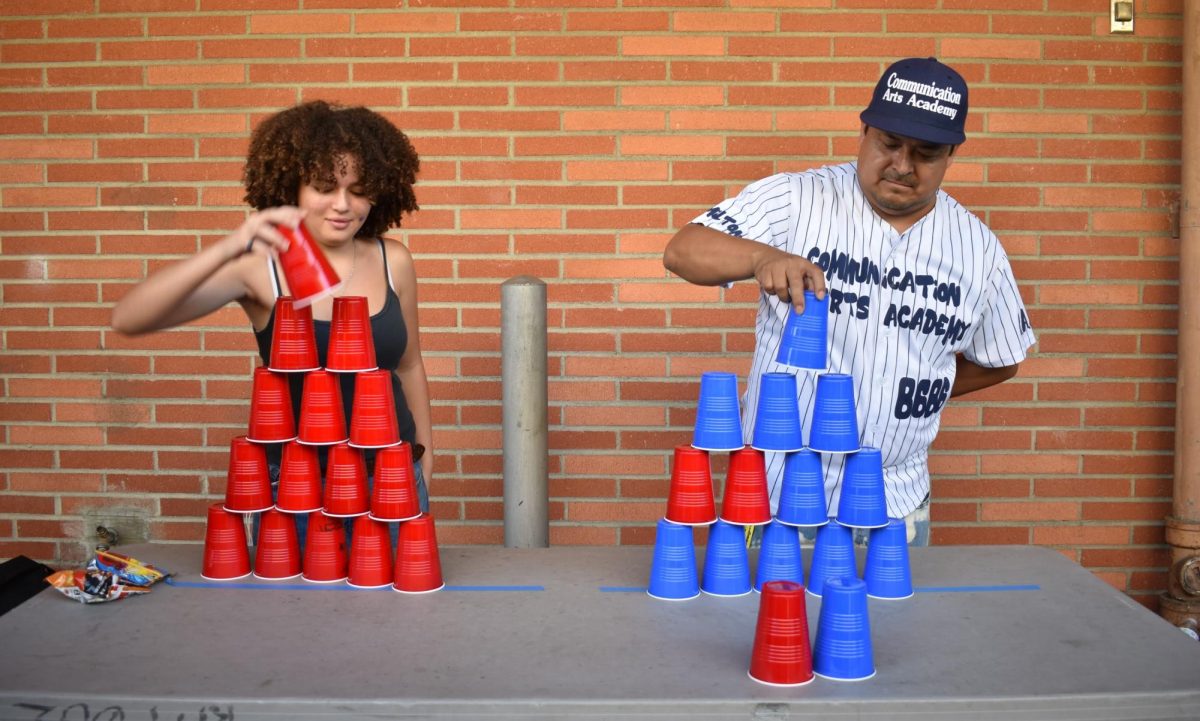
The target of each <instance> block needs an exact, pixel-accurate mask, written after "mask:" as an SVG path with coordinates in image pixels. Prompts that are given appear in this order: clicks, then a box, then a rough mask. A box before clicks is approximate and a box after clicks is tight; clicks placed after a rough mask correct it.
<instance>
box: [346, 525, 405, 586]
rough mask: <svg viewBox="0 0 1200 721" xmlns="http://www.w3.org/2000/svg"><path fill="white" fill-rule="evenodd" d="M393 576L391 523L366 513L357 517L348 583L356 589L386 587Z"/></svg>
mask: <svg viewBox="0 0 1200 721" xmlns="http://www.w3.org/2000/svg"><path fill="white" fill-rule="evenodd" d="M393 578H394V576H393V574H392V539H391V536H390V535H388V527H387V524H386V523H380V522H379V521H375V520H372V519H370V518H368V517H366V516H359V517H358V518H356V519H354V534H353V538H351V539H350V574H349V577H348V578H347V579H346V583H348V584H350V585H351V586H354V587H355V588H383V587H384V586H390V585H391V584H392V581H393Z"/></svg>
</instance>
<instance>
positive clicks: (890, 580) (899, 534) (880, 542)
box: [863, 518, 913, 600]
mask: <svg viewBox="0 0 1200 721" xmlns="http://www.w3.org/2000/svg"><path fill="white" fill-rule="evenodd" d="M868 544H869V545H868V546H867V562H866V565H865V566H864V567H863V581H865V582H866V584H867V595H868V596H870V597H871V598H882V599H888V600H898V599H901V598H911V597H912V595H913V583H912V567H911V566H910V564H909V562H908V530H907V529H906V528H905V526H904V519H903V518H890V519H888V524H887V525H886V526H884V527H883V528H876V529H874V530H872V531H871V540H870V541H869V542H868Z"/></svg>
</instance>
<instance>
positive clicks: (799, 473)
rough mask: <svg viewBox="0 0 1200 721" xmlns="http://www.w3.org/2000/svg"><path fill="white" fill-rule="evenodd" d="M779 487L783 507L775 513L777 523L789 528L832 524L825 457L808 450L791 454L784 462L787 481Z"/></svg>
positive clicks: (783, 481) (782, 482)
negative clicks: (826, 497)
mask: <svg viewBox="0 0 1200 721" xmlns="http://www.w3.org/2000/svg"><path fill="white" fill-rule="evenodd" d="M779 486H780V490H779V507H778V508H777V509H776V510H775V520H777V521H779V522H780V523H786V524H788V525H789V526H824V525H825V524H826V523H829V505H828V504H827V503H826V502H825V473H824V470H823V469H822V466H821V456H819V455H817V454H816V453H813V452H812V451H810V450H808V449H807V448H805V449H803V450H800V451H797V452H795V453H789V454H787V456H786V457H785V458H784V460H783V480H782V481H781V482H780V484H779Z"/></svg>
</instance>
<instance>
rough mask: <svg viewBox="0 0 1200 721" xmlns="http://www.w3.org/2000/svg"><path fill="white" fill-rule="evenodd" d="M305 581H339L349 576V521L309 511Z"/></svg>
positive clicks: (305, 549)
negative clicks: (347, 568)
mask: <svg viewBox="0 0 1200 721" xmlns="http://www.w3.org/2000/svg"><path fill="white" fill-rule="evenodd" d="M302 577H303V578H304V580H305V581H312V582H313V583H338V582H339V581H345V580H346V525H345V521H343V520H342V519H340V518H331V517H329V516H327V515H325V514H324V513H322V512H320V511H316V512H314V513H310V514H308V530H307V534H306V536H305V539H304V573H303V574H302Z"/></svg>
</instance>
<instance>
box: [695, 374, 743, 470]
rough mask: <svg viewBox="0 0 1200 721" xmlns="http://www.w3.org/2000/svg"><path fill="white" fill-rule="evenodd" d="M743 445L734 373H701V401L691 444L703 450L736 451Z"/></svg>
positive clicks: (740, 413) (697, 408)
mask: <svg viewBox="0 0 1200 721" xmlns="http://www.w3.org/2000/svg"><path fill="white" fill-rule="evenodd" d="M743 445H745V440H744V439H743V438H742V412H741V406H740V404H739V402H738V384H737V376H735V375H734V374H732V373H722V372H718V371H710V372H708V373H704V374H703V375H701V376H700V402H699V403H698V404H697V406H696V426H695V429H694V430H693V433H692V446H693V447H695V448H699V449H700V450H703V451H721V452H725V451H736V450H737V449H739V448H741V447H742V446H743Z"/></svg>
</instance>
